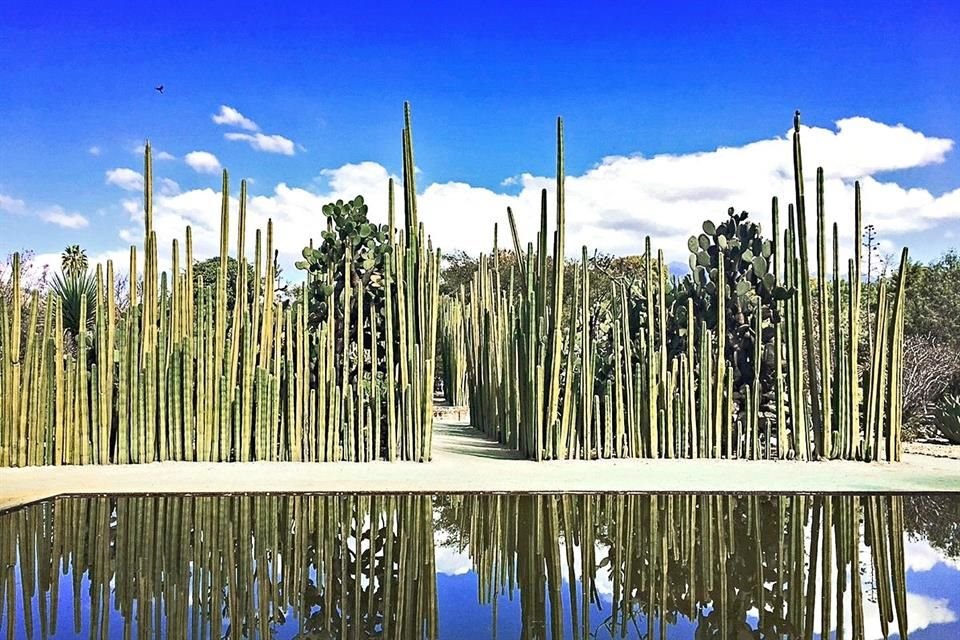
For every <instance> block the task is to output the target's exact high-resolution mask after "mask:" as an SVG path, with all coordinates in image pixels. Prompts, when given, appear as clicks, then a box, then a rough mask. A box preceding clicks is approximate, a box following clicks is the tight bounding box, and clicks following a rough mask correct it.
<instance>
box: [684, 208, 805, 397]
mask: <svg viewBox="0 0 960 640" xmlns="http://www.w3.org/2000/svg"><path fill="white" fill-rule="evenodd" d="M727 214H728V218H727V220H725V221H724V222H722V223H721V224H714V223H713V222H711V221H710V220H707V221H706V222H704V223H703V233H700V234H699V235H695V236H691V237H690V239H689V240H688V242H687V246H688V248H689V249H690V269H691V271H692V275H691V276H688V277H687V278H685V279H684V280H683V281H682V282H681V286H682V287H683V288H684V289H685V290H686V296H684V297H687V296H689V297H691V298H692V299H693V302H694V309H695V310H694V313H695V314H696V316H697V318H698V319H703V320H706V322H707V325H708V326H709V327H710V328H711V329H714V328H715V327H716V319H717V308H718V303H719V299H720V296H723V298H724V301H725V306H726V318H725V322H726V330H727V345H726V349H727V357H728V358H730V361H731V362H732V363H733V367H734V387H735V388H738V387H739V386H740V385H741V384H745V383H747V382H749V381H750V380H751V379H752V378H753V367H754V366H755V364H754V363H753V362H752V354H753V348H754V340H755V339H757V336H754V333H755V330H754V328H753V327H754V314H756V313H760V314H762V316H761V320H762V322H761V327H762V331H761V333H762V335H761V336H759V339H760V340H761V342H762V346H763V349H762V351H763V353H764V356H763V361H768V360H769V361H770V362H772V361H773V350H772V345H773V325H774V324H775V323H777V322H779V321H780V317H779V314H778V313H777V305H776V301H777V300H786V299H787V298H789V297H790V296H791V295H792V294H793V290H792V289H787V288H785V287H783V286H781V285H779V284H778V283H777V280H776V278H775V277H774V273H773V261H774V259H775V256H774V246H773V243H772V241H771V240H766V239H764V237H763V234H762V233H761V228H760V225H759V224H756V223H754V222H750V221H749V220H747V212H745V211H743V212H741V213H734V210H733V209H732V208H731V209H729V210H728V212H727ZM719 269H723V270H724V281H725V283H726V284H725V286H724V290H723V291H718V285H719V282H720V277H719V276H720V274H719V271H718V270H719ZM762 373H763V372H762ZM762 377H764V376H763V375H762Z"/></svg>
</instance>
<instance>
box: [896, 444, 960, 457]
mask: <svg viewBox="0 0 960 640" xmlns="http://www.w3.org/2000/svg"><path fill="white" fill-rule="evenodd" d="M903 452H904V453H916V454H920V455H922V456H933V457H934V458H951V459H953V460H960V444H949V443H947V442H942V441H940V442H937V441H933V442H931V441H922V442H904V443H903Z"/></svg>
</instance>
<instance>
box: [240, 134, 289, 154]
mask: <svg viewBox="0 0 960 640" xmlns="http://www.w3.org/2000/svg"><path fill="white" fill-rule="evenodd" d="M223 137H224V138H226V139H227V140H233V141H237V140H240V141H243V142H246V143H248V144H249V145H250V146H251V147H252V148H253V149H255V150H257V151H266V152H267V153H280V154H283V155H285V156H292V155H293V154H294V153H296V151H295V147H294V144H293V140H290V139H289V138H284V137H283V136H280V135H266V134H263V133H254V134H250V133H225V134H223Z"/></svg>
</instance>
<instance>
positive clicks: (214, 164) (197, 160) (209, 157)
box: [183, 151, 220, 173]
mask: <svg viewBox="0 0 960 640" xmlns="http://www.w3.org/2000/svg"><path fill="white" fill-rule="evenodd" d="M183 161H184V162H186V163H187V165H188V166H189V167H190V168H191V169H193V170H194V171H196V172H197V173H217V172H218V171H220V161H219V160H217V156H215V155H213V154H212V153H210V152H209V151H191V152H190V153H188V154H187V155H185V156H184V157H183Z"/></svg>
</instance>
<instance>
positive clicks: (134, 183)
mask: <svg viewBox="0 0 960 640" xmlns="http://www.w3.org/2000/svg"><path fill="white" fill-rule="evenodd" d="M106 176H107V184H112V185H113V186H115V187H120V188H121V189H123V190H124V191H143V176H142V175H141V174H140V173H139V172H137V171H134V170H133V169H128V168H126V167H120V168H117V169H110V170H108V171H107V173H106Z"/></svg>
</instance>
